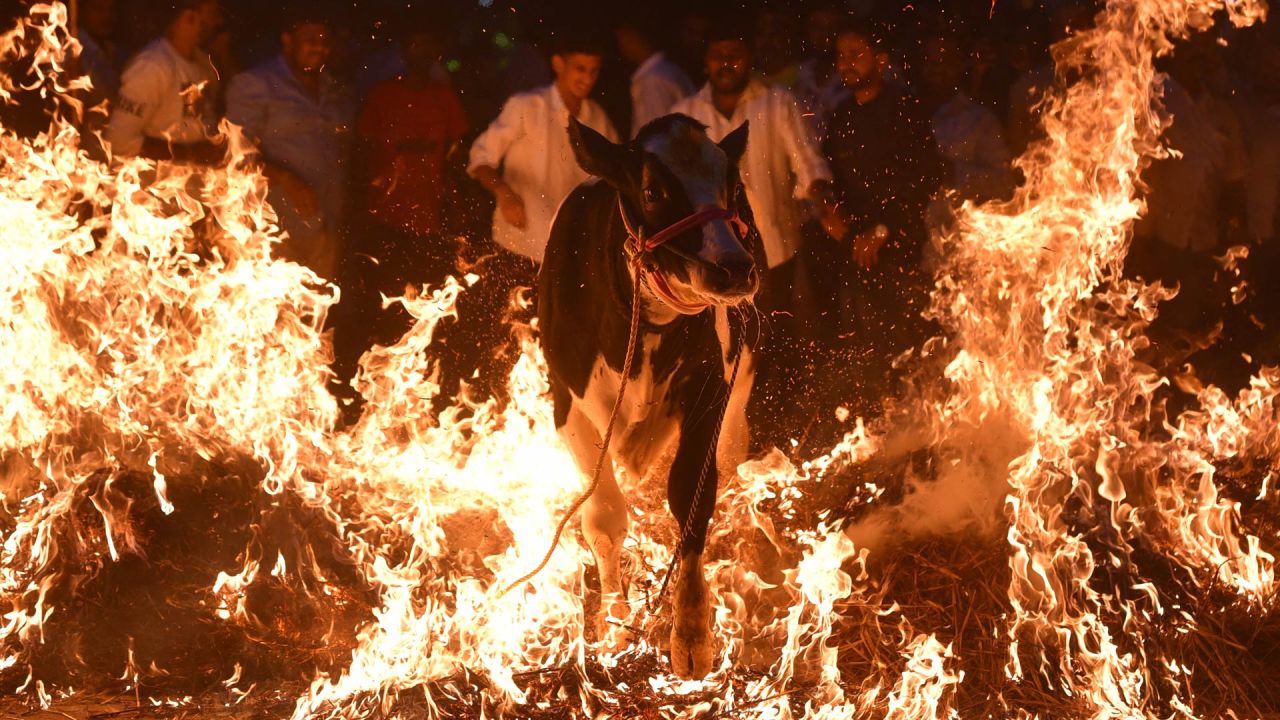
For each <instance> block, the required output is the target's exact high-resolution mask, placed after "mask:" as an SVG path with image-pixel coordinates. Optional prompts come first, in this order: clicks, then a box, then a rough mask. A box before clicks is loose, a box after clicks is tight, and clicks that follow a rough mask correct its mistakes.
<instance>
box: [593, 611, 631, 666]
mask: <svg viewBox="0 0 1280 720" xmlns="http://www.w3.org/2000/svg"><path fill="white" fill-rule="evenodd" d="M630 622H631V606H629V605H628V604H627V601H626V600H624V599H622V598H614V599H613V600H612V601H609V600H604V599H602V600H601V608H600V612H599V613H598V614H597V615H596V640H597V641H598V642H599V643H600V647H601V649H602V650H604V651H605V652H611V653H614V652H622V651H623V650H625V649H627V647H628V646H630V645H631V643H632V641H633V640H634V639H635V636H634V634H633V633H632V632H631V630H630V628H628V627H627V626H628V624H629V623H630Z"/></svg>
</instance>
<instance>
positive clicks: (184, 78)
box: [106, 0, 225, 164]
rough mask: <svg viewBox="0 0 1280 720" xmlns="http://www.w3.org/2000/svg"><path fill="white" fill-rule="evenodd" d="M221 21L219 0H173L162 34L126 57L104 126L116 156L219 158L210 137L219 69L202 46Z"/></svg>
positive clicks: (218, 145) (204, 160)
mask: <svg viewBox="0 0 1280 720" xmlns="http://www.w3.org/2000/svg"><path fill="white" fill-rule="evenodd" d="M221 24H222V10H221V7H220V6H219V4H218V0H178V2H177V3H176V5H175V8H174V13H173V15H172V17H171V18H170V20H169V24H168V26H167V27H166V28H165V32H164V35H162V36H161V37H159V38H156V39H155V40H153V41H152V42H151V43H150V44H148V45H147V46H146V47H144V48H143V49H142V50H140V51H139V52H138V54H137V55H136V56H134V58H133V60H132V61H130V63H129V65H128V67H126V68H125V71H124V75H123V76H122V77H121V79H120V95H119V97H118V98H117V100H116V103H115V106H114V107H113V108H112V113H111V120H110V121H109V123H108V125H107V133H106V135H107V140H108V142H110V143H111V149H112V152H114V153H115V154H116V155H118V156H125V157H129V156H142V157H147V158H151V159H154V160H178V161H184V162H194V163H200V164H213V163H216V162H219V161H220V160H221V159H222V158H223V157H224V154H225V149H224V147H223V145H222V144H221V143H215V142H213V141H212V139H211V137H212V133H213V128H214V125H215V122H216V118H215V113H214V100H215V98H216V97H217V82H218V74H217V72H216V71H215V70H214V67H213V61H212V60H210V58H209V53H208V52H207V51H206V49H205V48H207V47H208V44H209V42H210V41H212V40H213V38H214V36H215V35H216V33H217V31H218V28H219V26H220V25H221Z"/></svg>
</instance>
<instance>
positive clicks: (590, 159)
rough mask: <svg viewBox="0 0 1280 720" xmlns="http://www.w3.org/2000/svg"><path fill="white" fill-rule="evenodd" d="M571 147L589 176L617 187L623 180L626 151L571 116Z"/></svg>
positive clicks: (579, 163)
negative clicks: (602, 179) (601, 179)
mask: <svg viewBox="0 0 1280 720" xmlns="http://www.w3.org/2000/svg"><path fill="white" fill-rule="evenodd" d="M569 145H570V146H572V147H573V156H574V158H575V159H577V161H578V165H579V166H580V167H581V168H582V169H583V170H584V171H586V173H587V174H588V175H595V176H596V177H599V178H604V180H605V181H606V182H608V183H609V184H610V185H615V186H616V185H617V184H618V183H619V182H620V181H621V180H622V178H623V158H624V157H625V155H626V149H625V148H623V147H622V146H621V145H615V144H614V143H612V142H609V138H607V137H605V136H603V135H601V134H600V133H598V132H596V131H595V130H592V129H591V128H589V127H587V126H586V125H583V124H582V123H581V122H578V118H576V117H574V116H572V115H570V116H569Z"/></svg>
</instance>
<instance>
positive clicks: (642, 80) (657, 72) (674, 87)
mask: <svg viewBox="0 0 1280 720" xmlns="http://www.w3.org/2000/svg"><path fill="white" fill-rule="evenodd" d="M614 36H615V37H616V38H617V40H618V52H619V53H620V54H621V55H622V59H623V60H625V61H626V62H627V64H628V65H633V66H635V71H634V72H632V73H631V137H635V136H636V135H637V134H638V133H639V132H640V128H642V127H644V126H645V125H648V124H649V123H650V122H652V121H654V120H657V119H658V118H660V117H662V116H663V115H666V114H668V113H670V112H671V107H672V106H673V105H675V104H676V102H678V101H679V100H680V99H681V98H685V97H688V96H689V95H692V94H693V93H694V90H695V88H694V86H693V82H692V81H690V80H689V76H688V75H685V73H684V71H683V70H681V69H680V66H679V65H676V64H675V63H674V62H672V61H671V60H670V59H669V58H668V57H667V54H666V53H664V52H662V51H660V50H659V49H658V44H657V42H655V40H654V30H653V28H652V27H651V26H650V24H649V23H647V22H643V21H639V20H632V21H626V22H622V23H620V24H619V25H618V26H617V28H616V29H615V31H614Z"/></svg>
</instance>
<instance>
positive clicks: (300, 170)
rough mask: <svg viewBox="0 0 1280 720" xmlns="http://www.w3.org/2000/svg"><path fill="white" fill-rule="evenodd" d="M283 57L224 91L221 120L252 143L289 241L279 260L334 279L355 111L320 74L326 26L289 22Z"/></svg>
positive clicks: (300, 17) (302, 19)
mask: <svg viewBox="0 0 1280 720" xmlns="http://www.w3.org/2000/svg"><path fill="white" fill-rule="evenodd" d="M280 46H281V53H280V55H278V56H277V57H275V58H274V59H272V60H268V61H267V62H265V63H262V64H261V65H258V66H257V67H255V68H253V69H252V70H249V71H248V72H244V73H241V74H239V75H237V76H235V77H234V78H232V80H231V84H230V85H229V86H228V88H227V118H228V119H229V120H231V121H232V122H234V123H236V124H237V125H240V126H242V127H243V128H244V129H245V132H246V133H247V134H248V136H249V137H250V138H251V139H252V140H253V141H254V142H256V143H257V145H258V148H259V152H260V157H261V161H262V168H263V174H265V175H266V177H267V182H268V184H269V190H268V199H269V200H270V202H271V205H272V207H274V208H275V210H276V212H277V214H278V215H279V217H280V225H281V228H282V229H283V230H284V231H285V232H286V233H287V234H288V236H289V237H288V239H287V240H286V241H285V243H284V245H283V246H282V248H281V255H282V256H283V257H286V258H288V259H290V260H294V261H296V262H299V263H302V264H304V265H307V266H308V267H310V268H311V269H312V270H314V271H315V272H316V274H318V275H320V276H321V277H324V278H327V279H330V280H332V279H335V278H336V270H337V263H338V257H339V231H340V229H341V227H342V222H343V219H344V213H345V211H346V197H345V196H346V166H347V152H348V146H349V137H350V134H351V133H350V128H351V123H352V120H353V116H354V112H355V110H354V104H353V102H352V101H351V99H350V96H349V95H348V94H347V92H346V91H345V90H344V89H343V88H342V87H341V86H340V85H339V83H338V82H337V81H336V80H335V78H333V76H332V75H331V74H330V73H328V72H325V64H326V63H327V62H328V60H329V55H330V52H331V46H330V27H329V22H328V21H327V20H325V19H324V18H323V17H320V16H318V15H314V14H295V15H293V16H292V17H291V18H290V19H289V20H288V21H287V22H286V24H285V27H284V30H283V32H281V34H280Z"/></svg>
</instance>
